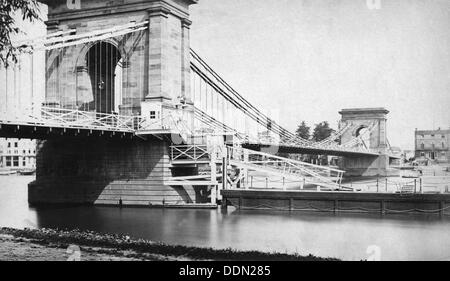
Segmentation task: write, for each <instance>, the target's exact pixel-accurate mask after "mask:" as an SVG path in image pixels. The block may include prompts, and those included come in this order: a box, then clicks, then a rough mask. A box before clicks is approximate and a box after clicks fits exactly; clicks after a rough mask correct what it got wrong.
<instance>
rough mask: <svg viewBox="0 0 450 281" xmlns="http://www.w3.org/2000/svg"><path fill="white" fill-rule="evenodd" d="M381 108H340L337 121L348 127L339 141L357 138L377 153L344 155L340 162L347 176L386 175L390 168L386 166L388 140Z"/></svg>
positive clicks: (388, 161) (385, 112) (345, 141)
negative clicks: (371, 154) (339, 120)
mask: <svg viewBox="0 0 450 281" xmlns="http://www.w3.org/2000/svg"><path fill="white" fill-rule="evenodd" d="M388 113H389V111H388V110H387V109H385V108H351V109H342V110H341V111H340V112H339V114H341V123H343V124H350V129H348V130H346V131H345V133H344V134H343V135H342V136H341V143H342V144H345V143H347V142H349V141H350V140H352V139H353V140H355V138H356V139H358V140H359V141H360V142H361V143H360V145H361V146H365V147H366V148H369V149H370V150H371V151H372V152H374V153H377V154H379V155H376V156H375V155H374V156H370V155H369V156H355V157H344V158H343V159H342V160H341V163H340V166H341V168H342V169H344V170H345V171H346V175H347V176H349V175H350V176H375V175H380V176H386V175H389V174H392V173H393V172H394V171H393V170H391V169H389V163H390V157H389V155H388V152H389V142H388V140H387V130H386V123H387V114H388Z"/></svg>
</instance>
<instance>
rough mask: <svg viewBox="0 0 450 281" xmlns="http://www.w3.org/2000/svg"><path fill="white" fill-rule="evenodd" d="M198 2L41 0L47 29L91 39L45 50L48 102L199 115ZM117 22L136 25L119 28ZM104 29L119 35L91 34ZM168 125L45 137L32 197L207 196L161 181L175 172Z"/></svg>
mask: <svg viewBox="0 0 450 281" xmlns="http://www.w3.org/2000/svg"><path fill="white" fill-rule="evenodd" d="M197 1H198V0H42V1H41V2H43V3H44V4H47V5H48V21H47V22H46V24H47V29H48V33H49V34H52V33H53V34H54V33H55V32H65V33H67V36H68V39H71V38H72V39H73V38H79V39H81V40H85V43H79V42H78V43H77V44H62V45H61V46H57V47H55V48H54V49H51V50H49V51H47V54H46V96H45V102H44V105H46V106H49V107H55V108H58V109H64V110H80V111H83V112H88V113H90V112H92V114H93V116H96V115H101V114H118V115H124V116H134V115H136V116H140V117H143V118H147V119H149V118H150V119H158V120H163V119H164V116H165V115H166V114H167V113H168V112H169V113H170V112H171V111H177V113H178V114H179V113H180V111H181V114H183V115H184V114H188V115H192V106H191V105H192V103H191V98H190V44H189V26H190V24H191V22H190V20H189V7H190V5H192V4H195V3H197ZM119 27H134V28H135V31H134V32H132V33H126V34H121V32H120V30H121V29H120V28H119ZM118 28H119V29H118ZM105 30H107V31H108V32H110V33H111V34H116V35H117V36H112V37H111V36H105V37H104V38H99V39H96V40H89V38H91V37H94V38H95V35H96V34H97V33H98V32H99V31H105ZM188 117H189V116H188ZM184 119H188V120H189V118H184ZM159 126H160V127H162V129H164V126H161V124H159ZM167 133H169V134H170V132H165V131H164V130H161V132H160V133H159V135H158V134H156V133H155V134H152V133H148V134H147V135H145V136H141V137H136V136H131V137H129V136H128V137H126V138H123V136H121V137H119V136H118V135H120V134H111V136H110V137H109V138H106V137H104V136H103V132H101V134H99V135H97V136H95V134H88V135H75V136H61V137H58V138H52V139H47V140H45V141H40V142H39V144H38V150H37V175H36V181H35V182H33V183H31V184H30V186H29V201H30V203H32V204H33V203H36V204H37V203H88V204H91V203H95V204H117V203H118V202H119V200H120V201H121V202H123V204H129V205H155V204H156V205H159V204H171V203H173V204H175V203H180V202H184V203H191V202H194V203H195V202H197V203H198V202H200V201H201V200H202V197H201V196H199V192H198V190H195V189H194V188H192V187H187V188H184V187H171V186H165V185H164V181H165V179H166V178H168V177H170V176H171V175H172V173H173V171H172V170H171V169H170V164H169V156H168V151H169V145H170V144H171V143H170V140H168V139H170V138H165V137H164V134H167ZM200 193H202V192H200Z"/></svg>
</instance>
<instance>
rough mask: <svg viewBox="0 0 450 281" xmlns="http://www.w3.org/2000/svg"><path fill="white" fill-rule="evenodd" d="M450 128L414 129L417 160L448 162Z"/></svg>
mask: <svg viewBox="0 0 450 281" xmlns="http://www.w3.org/2000/svg"><path fill="white" fill-rule="evenodd" d="M449 147H450V129H447V130H441V129H440V128H439V129H437V130H417V129H416V131H415V158H416V160H418V161H430V162H434V163H450V150H449Z"/></svg>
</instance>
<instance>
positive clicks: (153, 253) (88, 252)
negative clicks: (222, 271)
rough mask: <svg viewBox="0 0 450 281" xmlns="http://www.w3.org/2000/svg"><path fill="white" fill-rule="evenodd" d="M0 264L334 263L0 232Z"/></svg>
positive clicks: (104, 237) (86, 235)
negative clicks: (147, 262)
mask: <svg viewBox="0 0 450 281" xmlns="http://www.w3.org/2000/svg"><path fill="white" fill-rule="evenodd" d="M0 260H45V261H55V260H56V261H61V260H68V261H81V260H85V261H89V260H104V261H111V260H119V261H120V260H124V261H128V260H148V261H151V260H228V261H236V260H298V261H315V260H317V261H320V260H335V259H332V258H320V257H315V256H312V255H308V256H301V255H296V254H283V253H265V252H259V251H236V250H232V249H223V250H217V249H212V248H201V247H188V246H180V245H168V244H164V243H158V242H153V241H148V240H144V239H132V238H130V237H129V236H122V235H116V234H114V235H113V234H100V233H96V232H93V231H79V230H67V231H66V230H56V229H14V228H0Z"/></svg>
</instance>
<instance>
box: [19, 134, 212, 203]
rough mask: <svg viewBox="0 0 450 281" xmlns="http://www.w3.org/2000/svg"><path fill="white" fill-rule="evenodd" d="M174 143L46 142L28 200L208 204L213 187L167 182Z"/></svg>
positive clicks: (72, 140)
mask: <svg viewBox="0 0 450 281" xmlns="http://www.w3.org/2000/svg"><path fill="white" fill-rule="evenodd" d="M168 148H169V144H168V143H167V142H165V141H162V140H159V139H156V138H155V139H149V140H140V139H132V140H131V139H129V140H125V139H117V140H114V139H102V138H98V139H93V138H60V139H51V140H46V141H40V142H39V143H38V150H37V172H36V180H35V181H34V182H32V183H30V184H29V186H28V201H29V203H30V204H32V205H39V204H96V205H119V201H121V202H122V204H123V205H124V206H126V205H129V206H163V205H178V204H189V203H197V204H199V203H207V202H209V199H208V190H207V187H192V186H166V185H164V180H165V179H167V178H168V177H171V176H172V170H171V168H170V164H169V155H168Z"/></svg>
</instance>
